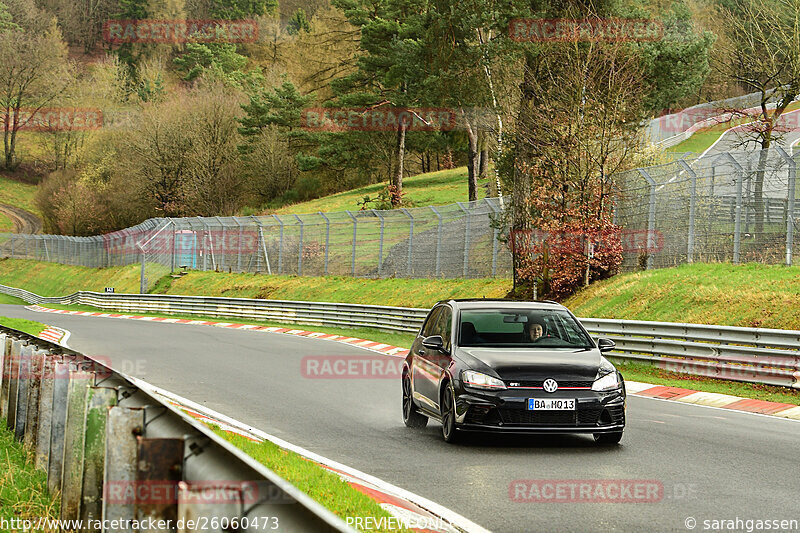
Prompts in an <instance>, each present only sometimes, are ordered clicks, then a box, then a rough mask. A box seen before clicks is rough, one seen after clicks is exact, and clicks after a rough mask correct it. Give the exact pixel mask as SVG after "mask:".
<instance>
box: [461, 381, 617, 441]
mask: <svg viewBox="0 0 800 533" xmlns="http://www.w3.org/2000/svg"><path fill="white" fill-rule="evenodd" d="M528 398H575V400H576V409H574V410H572V411H529V410H527V403H528ZM625 407H626V396H625V389H624V386H623V387H621V388H620V389H617V390H614V391H608V392H596V391H592V390H564V391H556V392H555V393H552V394H549V393H546V392H544V391H542V390H540V389H539V390H526V389H523V390H514V389H508V390H503V391H476V390H472V389H469V388H463V387H462V388H461V390H460V391H457V396H456V424H457V427H458V428H459V429H461V430H464V431H489V432H499V433H615V432H619V431H622V430H623V429H624V428H625Z"/></svg>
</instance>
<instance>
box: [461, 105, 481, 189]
mask: <svg viewBox="0 0 800 533" xmlns="http://www.w3.org/2000/svg"><path fill="white" fill-rule="evenodd" d="M462 114H464V123H465V125H466V127H467V140H468V142H467V170H468V172H467V182H468V183H469V201H470V202H475V201H476V200H477V199H478V172H479V171H480V151H479V150H478V132H477V130H476V129H475V128H474V127H473V126H472V125H471V124H470V123H469V119H468V118H467V116H466V114H465V113H463V111H462Z"/></svg>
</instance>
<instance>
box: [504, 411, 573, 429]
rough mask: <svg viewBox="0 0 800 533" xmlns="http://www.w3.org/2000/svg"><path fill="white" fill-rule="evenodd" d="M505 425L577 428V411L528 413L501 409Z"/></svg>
mask: <svg viewBox="0 0 800 533" xmlns="http://www.w3.org/2000/svg"><path fill="white" fill-rule="evenodd" d="M499 411H500V417H501V418H502V419H503V423H504V424H517V425H524V426H575V425H576V423H575V411H528V410H526V409H500V410H499Z"/></svg>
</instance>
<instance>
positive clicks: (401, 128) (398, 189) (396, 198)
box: [391, 120, 406, 207]
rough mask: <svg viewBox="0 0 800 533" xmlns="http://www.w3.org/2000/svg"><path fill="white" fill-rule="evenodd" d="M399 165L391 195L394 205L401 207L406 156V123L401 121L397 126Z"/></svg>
mask: <svg viewBox="0 0 800 533" xmlns="http://www.w3.org/2000/svg"><path fill="white" fill-rule="evenodd" d="M396 155H397V167H396V168H395V171H394V179H392V185H394V187H395V191H394V192H395V193H394V194H392V195H391V198H392V206H393V207H400V195H401V193H402V192H403V161H404V159H405V156H406V124H405V122H404V121H402V120H401V121H400V124H399V125H398V126H397V152H396Z"/></svg>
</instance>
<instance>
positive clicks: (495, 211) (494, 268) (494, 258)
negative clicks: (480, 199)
mask: <svg viewBox="0 0 800 533" xmlns="http://www.w3.org/2000/svg"><path fill="white" fill-rule="evenodd" d="M485 200H486V205H488V206H489V209H491V210H492V214H495V215H496V214H498V212H499V211H500V210H499V209H498V208H496V207H495V206H494V205H493V204H492V202H491V201H490V200H489V199H488V198H486V199H485ZM489 225H490V226H491V225H492V218H491V216H490V217H489ZM497 233H498V229H497V227H496V226H495V227H493V228H492V277H494V276H496V275H497Z"/></svg>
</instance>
